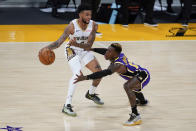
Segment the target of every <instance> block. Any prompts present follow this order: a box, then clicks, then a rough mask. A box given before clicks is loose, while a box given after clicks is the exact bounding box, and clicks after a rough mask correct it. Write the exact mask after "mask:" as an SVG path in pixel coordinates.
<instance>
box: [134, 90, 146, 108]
mask: <svg viewBox="0 0 196 131" xmlns="http://www.w3.org/2000/svg"><path fill="white" fill-rule="evenodd" d="M134 93H135V96H136V104H137V105H138V106H145V105H147V104H148V100H147V99H145V97H144V94H143V93H142V92H141V91H134Z"/></svg>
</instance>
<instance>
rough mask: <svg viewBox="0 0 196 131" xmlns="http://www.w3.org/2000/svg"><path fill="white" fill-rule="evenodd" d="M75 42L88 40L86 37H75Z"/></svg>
mask: <svg viewBox="0 0 196 131" xmlns="http://www.w3.org/2000/svg"><path fill="white" fill-rule="evenodd" d="M75 38H76V40H88V37H87V36H81V37H75Z"/></svg>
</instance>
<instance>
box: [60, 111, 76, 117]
mask: <svg viewBox="0 0 196 131" xmlns="http://www.w3.org/2000/svg"><path fill="white" fill-rule="evenodd" d="M62 112H63V113H65V114H66V115H68V116H72V117H76V116H77V114H69V113H67V112H65V111H63V110H62Z"/></svg>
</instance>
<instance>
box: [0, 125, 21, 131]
mask: <svg viewBox="0 0 196 131" xmlns="http://www.w3.org/2000/svg"><path fill="white" fill-rule="evenodd" d="M21 128H22V127H11V126H7V127H6V128H0V129H4V130H7V131H22V130H21Z"/></svg>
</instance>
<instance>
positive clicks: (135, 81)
mask: <svg viewBox="0 0 196 131" xmlns="http://www.w3.org/2000/svg"><path fill="white" fill-rule="evenodd" d="M149 81H150V73H149V72H148V70H146V69H144V70H143V71H141V72H140V73H138V74H137V76H135V77H133V78H132V79H131V80H129V81H127V82H126V83H125V84H124V89H125V91H126V93H127V96H128V98H129V102H130V105H131V109H132V113H131V114H130V118H129V120H128V121H127V122H126V123H125V125H128V126H132V125H137V124H141V117H140V115H139V113H138V111H137V103H136V98H138V99H140V100H142V99H144V100H145V98H144V96H143V94H142V93H141V94H137V95H136V93H135V91H140V90H141V89H142V88H143V87H144V86H146V85H147V84H148V83H149Z"/></svg>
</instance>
